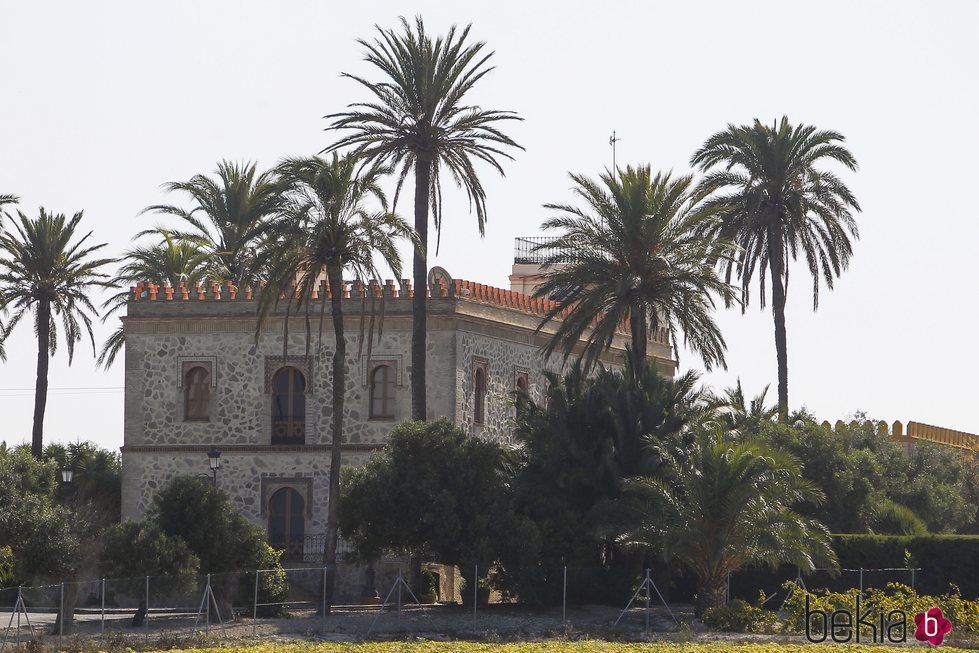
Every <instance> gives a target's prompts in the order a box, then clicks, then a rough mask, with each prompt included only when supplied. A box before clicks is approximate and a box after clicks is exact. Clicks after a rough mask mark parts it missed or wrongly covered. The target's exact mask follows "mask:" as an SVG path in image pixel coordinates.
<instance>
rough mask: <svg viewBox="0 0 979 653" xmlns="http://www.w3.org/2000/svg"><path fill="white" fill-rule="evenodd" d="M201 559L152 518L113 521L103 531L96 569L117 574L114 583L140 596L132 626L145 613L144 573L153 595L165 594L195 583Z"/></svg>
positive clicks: (107, 573)
mask: <svg viewBox="0 0 979 653" xmlns="http://www.w3.org/2000/svg"><path fill="white" fill-rule="evenodd" d="M199 566H200V561H199V560H198V559H197V556H196V555H194V554H193V553H192V552H191V550H190V548H189V547H188V546H187V544H186V542H184V541H183V540H181V539H180V538H179V537H172V536H169V535H167V534H165V533H163V532H162V531H161V530H160V528H159V527H158V526H157V525H156V524H155V523H153V522H149V521H142V522H132V521H128V522H124V523H122V524H116V525H115V526H114V527H112V528H111V529H109V531H108V532H107V533H106V534H105V537H104V540H103V545H102V557H101V559H100V561H99V572H100V573H101V574H102V577H103V578H106V577H109V578H118V579H122V580H120V581H116V582H115V583H114V584H113V586H114V587H116V588H117V589H121V590H123V591H124V592H126V593H127V594H129V595H132V596H137V597H139V608H138V609H137V611H136V614H135V616H134V617H133V622H132V625H133V626H140V625H142V624H143V619H144V618H145V616H146V609H147V605H146V593H145V590H144V588H145V585H144V583H145V580H144V577H145V576H156V578H154V579H153V595H154V596H155V597H161V598H162V597H166V596H168V595H171V594H174V593H176V592H181V591H187V590H191V589H193V588H195V587H196V585H197V568H198V567H199Z"/></svg>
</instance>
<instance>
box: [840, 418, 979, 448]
mask: <svg viewBox="0 0 979 653" xmlns="http://www.w3.org/2000/svg"><path fill="white" fill-rule="evenodd" d="M862 423H869V424H871V425H872V426H873V428H874V430H875V431H876V432H877V433H878V434H879V435H881V436H885V437H889V438H890V439H891V440H893V441H895V442H899V443H901V444H904V445H912V444H914V443H915V442H916V441H920V442H933V443H935V444H941V445H945V446H948V447H955V448H956V449H963V450H967V451H974V452H979V435H976V434H974V433H967V432H965V431H956V430H955V429H947V428H943V427H940V426H933V425H931V424H924V423H922V422H908V424H907V428H906V429H905V427H904V424H903V423H902V422H901V421H900V420H895V421H894V422H892V423H891V424H890V425H888V424H887V422H885V421H883V420H881V421H874V420H866V421H860V420H853V421H851V422H850V423H849V424H846V423H845V422H843V420H837V421H836V424H830V423H829V422H828V421H824V422H823V423H822V427H823V428H824V429H826V430H828V431H831V430H837V429H841V428H844V427H845V426H851V427H853V426H859V425H860V424H862Z"/></svg>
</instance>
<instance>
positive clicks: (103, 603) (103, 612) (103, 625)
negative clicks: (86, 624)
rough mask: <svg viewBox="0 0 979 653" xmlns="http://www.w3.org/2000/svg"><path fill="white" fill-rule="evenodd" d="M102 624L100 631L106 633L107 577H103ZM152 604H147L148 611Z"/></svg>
mask: <svg viewBox="0 0 979 653" xmlns="http://www.w3.org/2000/svg"><path fill="white" fill-rule="evenodd" d="M101 594H102V625H101V627H100V628H99V633H101V634H103V635H104V634H105V579H104V578H103V579H102V592H101ZM149 607H150V606H146V609H147V611H149Z"/></svg>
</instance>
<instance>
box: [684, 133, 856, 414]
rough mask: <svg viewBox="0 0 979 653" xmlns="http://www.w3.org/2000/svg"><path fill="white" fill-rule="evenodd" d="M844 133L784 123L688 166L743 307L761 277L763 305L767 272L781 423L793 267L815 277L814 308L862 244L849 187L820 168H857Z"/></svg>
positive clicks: (722, 138) (718, 139)
mask: <svg viewBox="0 0 979 653" xmlns="http://www.w3.org/2000/svg"><path fill="white" fill-rule="evenodd" d="M843 140H844V138H843V136H842V135H841V134H839V133H838V132H835V131H830V130H819V129H816V128H815V127H813V126H810V125H802V124H799V125H796V126H792V125H791V124H790V123H789V120H788V118H787V117H784V116H783V118H782V120H781V121H780V122H779V123H778V124H777V125H775V126H773V127H771V128H770V127H768V126H766V125H763V124H762V123H761V122H760V121H758V120H755V122H754V124H753V125H750V126H749V125H742V126H735V125H728V127H727V129H725V130H724V131H721V132H718V133H716V134H714V135H713V136H711V137H710V138H708V139H707V141H706V142H705V143H704V145H703V146H702V147H701V148H700V149H699V150H697V152H695V153H694V155H693V157H692V158H691V164H692V165H695V166H699V167H700V169H701V170H702V171H704V172H705V173H706V174H705V176H704V178H703V179H702V180H701V181H700V184H699V186H698V195H699V196H700V197H706V198H707V199H706V200H705V202H704V207H705V209H706V210H708V211H709V212H711V213H713V214H714V216H715V219H714V220H713V221H711V222H710V223H707V224H706V226H705V229H704V230H705V233H708V234H710V235H713V236H716V237H718V238H721V239H724V240H730V241H732V242H733V243H735V244H736V245H737V246H738V247H739V253H738V254H737V256H736V257H735V258H733V259H730V260H724V261H721V262H720V267H721V269H723V270H724V274H725V278H726V279H727V280H728V281H730V280H731V277H732V275H736V276H737V277H738V278H739V279H740V281H741V295H742V307H746V306H747V304H748V299H749V287H750V285H751V281H752V279H753V278H754V277H755V273H756V271H757V273H758V275H757V276H758V282H759V288H760V290H761V293H760V294H761V300H760V303H761V306H762V307H764V306H765V301H766V293H765V284H766V279H765V274H766V272H768V273H770V279H769V281H770V283H771V290H772V309H773V314H774V318H775V346H776V354H777V358H778V377H779V381H778V385H779V388H778V395H779V396H778V400H779V415H780V417H781V418H782V419H783V420H784V419H786V418H787V415H788V356H787V351H786V350H787V344H786V336H785V299H786V292H787V287H788V281H789V268H788V261H789V260H793V261H794V260H796V258H797V257H799V256H800V255H801V256H802V258H803V259H805V262H806V266H807V267H808V268H809V273H810V275H811V276H812V296H813V309H814V310H815V309H816V308H817V307H818V306H819V286H820V281H821V280H822V282H825V284H826V286H827V287H828V288H830V289H832V288H833V280H834V278H835V277H838V276H840V274H841V273H842V272H843V270H845V269H846V268H847V266H848V265H849V262H850V256H851V254H852V252H853V248H852V243H851V240H850V237H851V236H852V237H853V238H858V237H859V232H858V230H857V224H856V221H855V220H854V218H853V212H855V211H857V212H858V211H860V205H859V204H858V203H857V200H856V198H855V197H854V196H853V193H851V192H850V189H849V188H847V186H846V184H844V183H843V181H842V180H840V178H839V177H837V176H836V175H835V174H833V173H832V172H828V171H826V170H821V169H819V168H818V167H817V166H818V165H819V164H820V163H822V162H824V161H830V162H836V163H838V164H840V165H842V166H843V167H845V168H847V169H849V170H856V168H857V163H856V160H855V159H854V158H853V155H852V154H850V152H849V150H847V149H846V148H845V147H843V145H842V142H843Z"/></svg>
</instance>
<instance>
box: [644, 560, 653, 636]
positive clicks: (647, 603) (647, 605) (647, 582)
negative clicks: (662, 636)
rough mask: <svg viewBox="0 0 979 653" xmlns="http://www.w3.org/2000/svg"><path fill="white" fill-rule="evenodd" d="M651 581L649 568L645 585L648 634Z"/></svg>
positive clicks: (647, 630) (647, 627)
mask: <svg viewBox="0 0 979 653" xmlns="http://www.w3.org/2000/svg"><path fill="white" fill-rule="evenodd" d="M650 582H651V581H650V580H649V568H648V567H647V568H646V582H645V583H643V585H645V586H646V632H647V633H648V632H649V595H650V594H652V587H650Z"/></svg>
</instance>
